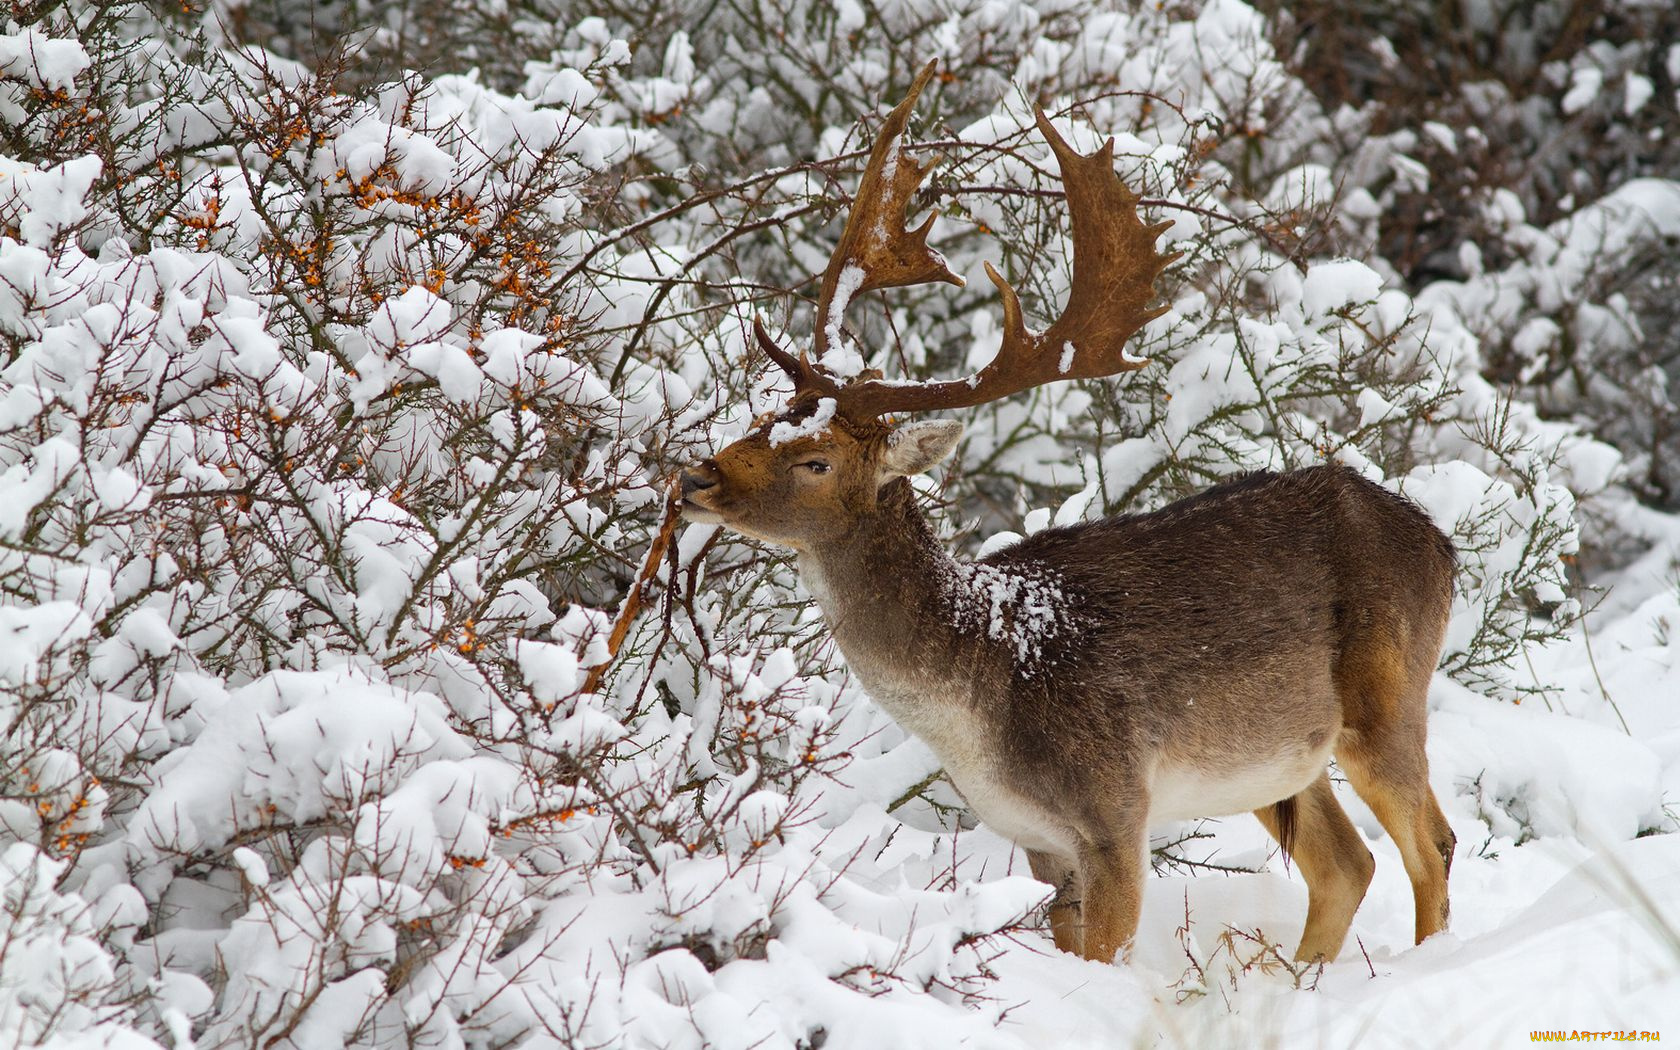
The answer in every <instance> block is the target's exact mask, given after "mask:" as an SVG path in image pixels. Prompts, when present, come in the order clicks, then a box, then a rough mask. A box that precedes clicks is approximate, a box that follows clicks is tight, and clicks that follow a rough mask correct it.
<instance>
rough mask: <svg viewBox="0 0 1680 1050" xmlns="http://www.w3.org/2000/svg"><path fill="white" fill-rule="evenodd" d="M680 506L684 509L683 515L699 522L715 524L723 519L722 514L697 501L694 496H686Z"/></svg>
mask: <svg viewBox="0 0 1680 1050" xmlns="http://www.w3.org/2000/svg"><path fill="white" fill-rule="evenodd" d="M678 506H679V508H680V509H681V510H682V516H683V517H685V518H687V519H688V520H689V521H692V522H695V523H697V524H701V525H715V524H717V523H718V522H720V521H722V520H723V515H722V514H719V513H718V512H717V511H715V510H713V509H712V508H710V507H707V506H702V505H701V504H699V503H696V502H695V501H694V497H693V496H687V497H685V498H684V499H683V500H682V501H681V502H680V503H679V504H678Z"/></svg>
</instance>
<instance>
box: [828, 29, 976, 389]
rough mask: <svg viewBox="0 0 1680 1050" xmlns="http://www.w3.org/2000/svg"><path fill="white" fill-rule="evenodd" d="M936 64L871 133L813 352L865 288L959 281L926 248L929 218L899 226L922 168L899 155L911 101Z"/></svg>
mask: <svg viewBox="0 0 1680 1050" xmlns="http://www.w3.org/2000/svg"><path fill="white" fill-rule="evenodd" d="M938 66H939V62H938V60H937V59H935V60H933V61H930V62H929V63H928V64H927V65H925V66H923V67H922V71H921V72H920V73H918V74H916V79H915V81H914V82H913V83H912V84H911V85H910V91H909V93H907V94H906V95H905V96H904V99H903V101H901V102H900V103H899V104H898V105H897V106H895V107H893V111H892V112H891V113H889V114H887V119H886V120H885V121H884V122H883V123H882V124H881V130H880V132H879V134H877V135H876V138H875V145H874V148H873V149H872V150H871V151H870V154H869V164H868V166H867V167H865V168H864V171H863V178H862V180H861V181H859V183H858V188H857V195H856V196H855V197H854V198H853V199H852V210H851V213H850V214H849V215H848V216H847V217H846V226H845V228H844V229H843V230H842V231H841V234H840V243H839V244H837V245H836V246H835V248H834V255H833V256H832V257H831V258H830V259H829V261H828V268H827V269H826V270H824V271H823V276H822V290H821V292H820V293H819V295H818V297H817V330H816V336H815V339H814V343H813V346H814V355H813V356H816V357H819V358H820V357H821V356H822V354H823V353H824V351H826V350H827V349H828V347H829V346H830V345H831V344H834V343H838V342H839V341H840V320H841V317H842V316H843V315H844V314H845V312H846V307H847V305H848V304H849V303H850V302H851V301H852V300H853V299H855V298H857V297H858V296H859V295H862V294H863V293H864V292H868V291H873V290H874V289H877V288H900V287H903V286H905V285H911V284H926V283H929V282H932V281H943V282H946V283H948V284H954V285H956V286H957V287H959V288H960V287H962V285H963V279H962V278H961V277H958V276H957V275H956V274H954V273H952V272H951V269H950V267H949V266H947V265H946V263H945V259H944V257H943V256H941V255H940V254H939V253H938V252H936V251H934V250H933V249H931V248H929V247H928V245H927V238H928V232H929V231H930V230H932V229H933V222H934V218H935V217H934V216H932V215H930V216H928V220H927V221H926V222H924V223H922V225H921V226H920V227H918V228H916V229H914V230H907V229H906V228H905V223H904V216H905V211H906V210H907V209H908V208H909V206H910V201H911V198H912V197H914V196H915V195H916V190H917V189H918V188H919V187H920V186H921V184H922V179H923V178H925V177H926V175H927V171H928V167H927V166H926V165H923V164H920V163H918V162H917V161H915V160H914V159H912V158H910V157H908V156H905V154H904V150H903V139H904V130H905V128H906V127H908V126H909V124H910V114H911V112H912V111H913V110H914V109H915V108H916V99H917V98H919V97H920V96H921V93H922V89H923V88H925V87H926V86H927V83H928V81H929V80H932V79H933V74H934V70H936V69H937V68H938Z"/></svg>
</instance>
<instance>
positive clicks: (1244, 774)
mask: <svg viewBox="0 0 1680 1050" xmlns="http://www.w3.org/2000/svg"><path fill="white" fill-rule="evenodd" d="M1329 761H1330V754H1329V749H1328V748H1326V749H1324V750H1323V751H1314V752H1303V753H1300V754H1297V755H1290V756H1280V757H1278V758H1275V759H1273V760H1272V761H1269V762H1264V763H1259V764H1256V765H1252V766H1246V767H1239V768H1237V769H1223V770H1216V769H1207V768H1205V767H1204V768H1198V767H1195V766H1190V765H1177V764H1174V763H1172V762H1169V761H1166V760H1163V761H1162V762H1161V764H1160V765H1159V766H1157V767H1156V769H1155V775H1154V777H1153V778H1151V782H1150V785H1149V823H1150V824H1151V825H1154V824H1161V823H1165V822H1167V821H1172V820H1189V819H1191V818H1193V817H1223V816H1229V815H1230V814H1233V813H1247V812H1250V811H1251V810H1256V809H1260V808H1261V807H1262V806H1268V805H1271V804H1272V803H1274V802H1279V801H1281V800H1283V799H1286V798H1289V797H1290V796H1291V795H1295V794H1298V793H1300V792H1301V791H1304V790H1306V789H1307V788H1308V787H1310V786H1311V785H1312V782H1313V781H1314V780H1317V779H1318V776H1319V774H1320V773H1322V772H1324V768H1325V766H1326V765H1327V764H1328V763H1329Z"/></svg>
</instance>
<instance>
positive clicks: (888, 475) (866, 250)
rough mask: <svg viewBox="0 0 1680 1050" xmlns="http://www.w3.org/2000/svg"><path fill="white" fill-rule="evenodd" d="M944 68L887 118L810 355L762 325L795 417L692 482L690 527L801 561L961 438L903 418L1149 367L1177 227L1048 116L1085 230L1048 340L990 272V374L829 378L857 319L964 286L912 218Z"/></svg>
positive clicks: (761, 432)
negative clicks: (877, 304) (782, 550)
mask: <svg viewBox="0 0 1680 1050" xmlns="http://www.w3.org/2000/svg"><path fill="white" fill-rule="evenodd" d="M935 67H936V63H934V62H929V63H928V64H927V66H926V67H924V68H923V69H922V71H921V73H920V74H919V75H918V76H917V77H916V80H915V83H914V84H912V85H911V87H910V92H909V94H907V95H906V96H905V98H904V100H903V101H902V102H900V103H899V104H898V105H897V107H895V108H894V109H893V111H892V112H891V113H890V114H889V115H888V116H887V119H886V122H885V123H884V124H883V125H882V127H881V132H880V135H879V137H878V138H877V140H876V143H875V146H874V148H873V150H872V151H871V155H870V159H869V164H868V166H867V168H866V169H865V171H864V174H863V179H862V181H861V182H860V183H859V185H858V190H857V195H856V197H855V199H854V202H853V205H852V210H851V213H850V214H849V215H848V217H847V220H846V225H845V228H844V230H843V231H842V233H841V235H840V243H839V245H838V246H837V247H836V249H835V251H834V255H833V257H832V258H831V259H830V260H829V263H828V268H827V269H826V270H824V271H823V277H822V284H821V291H820V293H819V296H818V299H817V314H816V334H815V339H814V345H813V346H812V348H811V352H809V353H806V352H801V353H800V354H799V355H797V356H795V355H793V354H789V353H788V352H787V351H785V350H783V349H782V348H781V347H779V346H777V345H776V343H775V341H774V340H772V339H771V338H770V335H769V333H767V332H766V331H765V330H764V326H763V325H762V324H761V323H760V322H758V321H756V320H755V321H754V322H753V333H754V337H755V339H756V340H757V342H758V345H759V347H760V348H762V349H763V351H764V353H765V354H766V355H767V356H768V357H769V358H770V359H771V360H772V361H774V362H775V363H776V364H777V365H778V366H779V367H780V368H781V369H782V370H783V371H785V372H786V373H787V374H788V375H789V376H790V377H791V378H792V379H793V383H794V393H793V397H792V398H791V399H790V400H789V402H788V405H787V407H786V408H785V409H784V410H783V411H782V412H780V413H774V414H771V415H768V416H765V417H763V418H761V419H759V420H758V421H756V422H755V424H754V426H753V428H752V430H751V431H750V432H749V433H748V434H747V436H746V437H744V438H741V439H740V440H739V441H736V442H734V443H733V444H731V445H729V446H728V447H727V448H724V449H723V450H722V451H720V452H719V453H718V454H717V455H716V456H715V457H714V458H711V459H708V460H705V461H704V462H702V463H700V464H698V465H696V466H695V467H692V468H690V469H689V470H687V471H684V473H683V475H682V482H681V485H682V494H683V507H684V510H685V513H686V514H687V515H688V516H689V517H691V518H693V519H695V520H699V521H715V522H721V523H723V524H726V525H728V526H730V527H731V528H733V529H735V530H736V531H738V532H742V533H746V534H747V535H751V536H756V537H758V538H761V539H766V540H770V541H772V542H775V543H779V544H783V545H786V546H790V547H793V548H795V549H798V550H810V549H812V548H814V547H816V546H818V545H821V544H823V543H824V542H825V541H828V540H830V539H832V538H833V537H835V536H837V535H841V534H844V533H845V532H846V531H847V530H848V529H849V528H850V526H851V523H852V522H854V521H856V520H857V519H858V518H859V517H860V516H861V515H863V514H867V513H868V512H869V511H870V510H871V509H872V508H873V507H874V506H875V503H876V499H877V495H878V493H879V492H880V490H881V487H882V486H883V485H884V484H886V483H887V482H889V481H891V480H892V479H894V478H897V477H903V476H906V475H910V474H916V473H920V472H922V471H925V470H928V469H929V468H931V467H932V466H934V465H935V464H937V463H938V462H940V461H941V460H943V459H944V458H945V457H946V456H947V455H949V454H950V452H951V450H952V449H954V448H955V447H956V444H957V441H958V440H959V439H960V438H961V436H962V425H961V424H960V423H956V422H953V421H949V420H937V421H927V422H913V423H905V424H901V425H897V426H894V425H892V424H890V423H888V422H886V418H887V416H888V415H889V414H895V413H915V412H927V411H935V410H940V409H957V408H968V407H972V406H974V405H981V404H985V403H986V402H989V401H996V400H999V399H1001V398H1005V397H1008V396H1010V395H1012V394H1015V393H1019V392H1021V391H1024V390H1028V389H1031V388H1032V387H1035V386H1041V385H1043V384H1045V383H1051V382H1056V381H1059V380H1070V379H1096V378H1101V377H1105V376H1111V375H1117V374H1119V373H1121V372H1128V371H1133V370H1135V369H1138V368H1141V367H1143V366H1144V365H1146V364H1148V363H1149V362H1148V361H1147V360H1145V359H1143V358H1139V357H1134V356H1132V355H1131V354H1129V353H1127V351H1126V341H1127V340H1128V339H1130V338H1131V337H1132V336H1133V335H1134V334H1135V333H1136V332H1137V331H1138V330H1139V329H1141V328H1142V327H1143V326H1144V325H1145V324H1147V323H1148V322H1149V321H1150V320H1151V319H1152V318H1154V317H1156V316H1158V315H1160V314H1161V313H1164V312H1165V310H1166V308H1165V307H1157V308H1153V309H1151V308H1150V306H1149V301H1150V299H1151V298H1153V296H1154V282H1155V278H1156V277H1157V276H1158V275H1159V274H1160V272H1161V270H1162V269H1164V268H1165V267H1166V266H1167V265H1168V264H1169V263H1170V262H1172V260H1173V259H1175V258H1177V255H1176V254H1173V255H1168V256H1163V255H1161V254H1159V253H1158V252H1157V251H1156V250H1155V240H1156V238H1157V237H1159V236H1160V234H1161V232H1162V231H1163V230H1165V229H1166V228H1167V227H1168V226H1170V225H1171V223H1170V222H1162V223H1158V224H1156V225H1153V226H1145V225H1144V224H1143V222H1142V221H1141V220H1140V219H1139V218H1138V215H1137V203H1138V198H1137V196H1136V195H1135V194H1133V193H1132V192H1131V191H1130V190H1128V189H1127V188H1126V186H1125V185H1124V184H1123V183H1122V182H1121V181H1120V179H1119V177H1118V176H1116V175H1115V173H1114V142H1113V140H1110V141H1109V142H1107V143H1106V144H1105V145H1104V146H1103V147H1102V148H1101V149H1099V150H1098V151H1097V152H1095V153H1093V154H1090V155H1089V156H1083V155H1081V154H1079V153H1076V152H1074V151H1073V149H1072V148H1070V147H1069V146H1068V144H1067V143H1066V142H1065V141H1063V139H1062V137H1061V135H1059V134H1058V133H1057V132H1056V130H1055V128H1054V127H1053V126H1051V124H1050V121H1049V120H1048V119H1047V118H1046V117H1045V115H1044V112H1043V111H1042V110H1039V111H1038V112H1037V123H1038V128H1039V131H1040V133H1041V134H1043V136H1044V138H1045V139H1046V140H1047V141H1048V142H1049V144H1050V148H1051V150H1052V152H1054V153H1055V155H1056V161H1057V163H1058V165H1059V166H1060V169H1061V175H1062V185H1063V187H1064V189H1065V192H1066V195H1067V202H1068V211H1069V213H1070V215H1071V219H1072V228H1073V286H1072V289H1071V291H1070V293H1069V295H1068V302H1067V307H1066V309H1065V310H1064V311H1063V312H1062V315H1061V317H1060V318H1058V319H1057V320H1056V321H1055V322H1054V323H1053V324H1051V325H1050V327H1049V328H1047V329H1045V330H1044V331H1042V332H1035V331H1032V330H1030V329H1029V328H1028V327H1027V325H1026V321H1025V319H1024V317H1023V316H1022V312H1021V303H1020V300H1019V298H1018V297H1017V296H1016V294H1015V290H1014V289H1013V288H1012V287H1010V285H1009V284H1008V282H1006V281H1005V280H1004V279H1003V278H1002V277H1001V276H1000V275H999V274H998V272H997V271H996V270H995V269H993V268H992V265H991V264H990V263H987V264H986V274H987V276H988V277H990V278H991V280H992V283H993V284H995V285H997V288H998V291H999V293H1000V295H1001V296H1002V299H1003V323H1004V336H1003V344H1002V346H1001V347H1000V348H999V349H998V353H997V356H996V357H995V358H994V359H993V360H992V361H991V363H990V364H988V365H986V366H985V367H984V368H982V369H980V371H978V372H976V373H974V374H973V375H971V376H967V377H965V378H962V379H951V380H945V381H935V382H926V383H904V382H895V381H890V380H885V379H880V378H874V377H871V376H864V377H857V378H851V379H842V378H840V377H839V376H837V375H835V374H834V373H833V372H832V371H830V370H829V369H828V368H826V367H824V365H823V364H822V357H823V353H824V352H825V351H826V350H827V349H828V348H829V347H831V346H836V345H838V343H839V341H840V339H841V338H842V336H841V330H840V329H841V320H842V318H843V316H844V313H845V310H846V307H847V306H848V305H849V304H850V303H851V302H852V301H853V300H855V299H856V298H857V297H858V296H859V295H862V294H863V293H865V292H869V291H874V290H876V289H880V288H896V287H903V286H907V285H914V284H925V283H931V282H946V283H949V284H954V285H957V286H959V287H961V286H962V284H963V280H962V278H961V277H958V276H957V275H956V274H954V273H952V272H951V270H950V269H949V267H948V266H947V265H946V263H945V260H944V258H942V257H941V256H940V254H939V253H938V252H937V251H934V250H933V249H931V248H929V247H928V245H927V237H928V233H929V231H930V230H931V229H932V227H933V221H934V220H933V217H932V216H930V217H929V218H928V220H927V222H925V223H923V224H922V225H921V226H920V227H919V228H917V229H915V230H910V229H907V227H906V221H905V213H906V210H907V209H908V207H909V205H910V203H911V199H912V198H913V197H914V196H915V193H916V190H917V189H918V187H920V185H921V183H922V179H923V178H924V177H925V176H926V174H927V170H926V168H925V167H924V166H923V165H922V164H920V163H918V162H917V161H915V160H914V159H912V158H910V157H909V156H906V155H905V153H904V150H903V148H902V146H903V137H904V131H905V127H906V126H907V125H908V123H909V120H910V113H911V111H912V110H913V109H914V107H915V104H916V99H917V97H918V96H919V95H920V94H921V92H922V89H923V88H924V87H925V86H926V85H927V82H928V81H929V80H930V79H931V78H932V76H933V73H934V70H935Z"/></svg>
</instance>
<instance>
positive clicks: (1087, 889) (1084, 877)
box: [1079, 822, 1149, 962]
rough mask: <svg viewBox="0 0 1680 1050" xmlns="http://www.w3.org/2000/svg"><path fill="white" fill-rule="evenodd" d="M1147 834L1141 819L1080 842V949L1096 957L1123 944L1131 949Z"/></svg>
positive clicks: (1110, 955) (1104, 957)
mask: <svg viewBox="0 0 1680 1050" xmlns="http://www.w3.org/2000/svg"><path fill="white" fill-rule="evenodd" d="M1148 842H1149V839H1148V835H1147V834H1146V833H1145V831H1144V827H1143V825H1142V823H1141V822H1140V823H1139V824H1138V825H1137V826H1136V827H1135V828H1128V829H1126V830H1125V832H1124V833H1122V834H1119V835H1117V836H1115V837H1114V838H1112V839H1109V840H1106V841H1103V842H1092V843H1086V844H1084V845H1083V846H1082V847H1081V848H1080V851H1079V870H1080V875H1081V880H1080V881H1081V883H1082V884H1083V886H1084V894H1083V898H1082V900H1081V903H1080V912H1081V915H1082V917H1083V919H1084V923H1083V926H1084V944H1083V946H1082V951H1081V953H1080V954H1082V955H1084V956H1085V958H1087V959H1094V960H1096V961H1097V962H1114V961H1115V959H1114V957H1115V954H1116V953H1118V952H1120V951H1121V950H1122V949H1124V950H1126V951H1127V952H1130V950H1131V946H1132V937H1133V936H1134V935H1135V934H1136V933H1137V928H1138V915H1139V913H1140V912H1141V910H1142V905H1143V872H1144V861H1143V858H1144V852H1145V850H1146V847H1147V845H1148Z"/></svg>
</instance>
